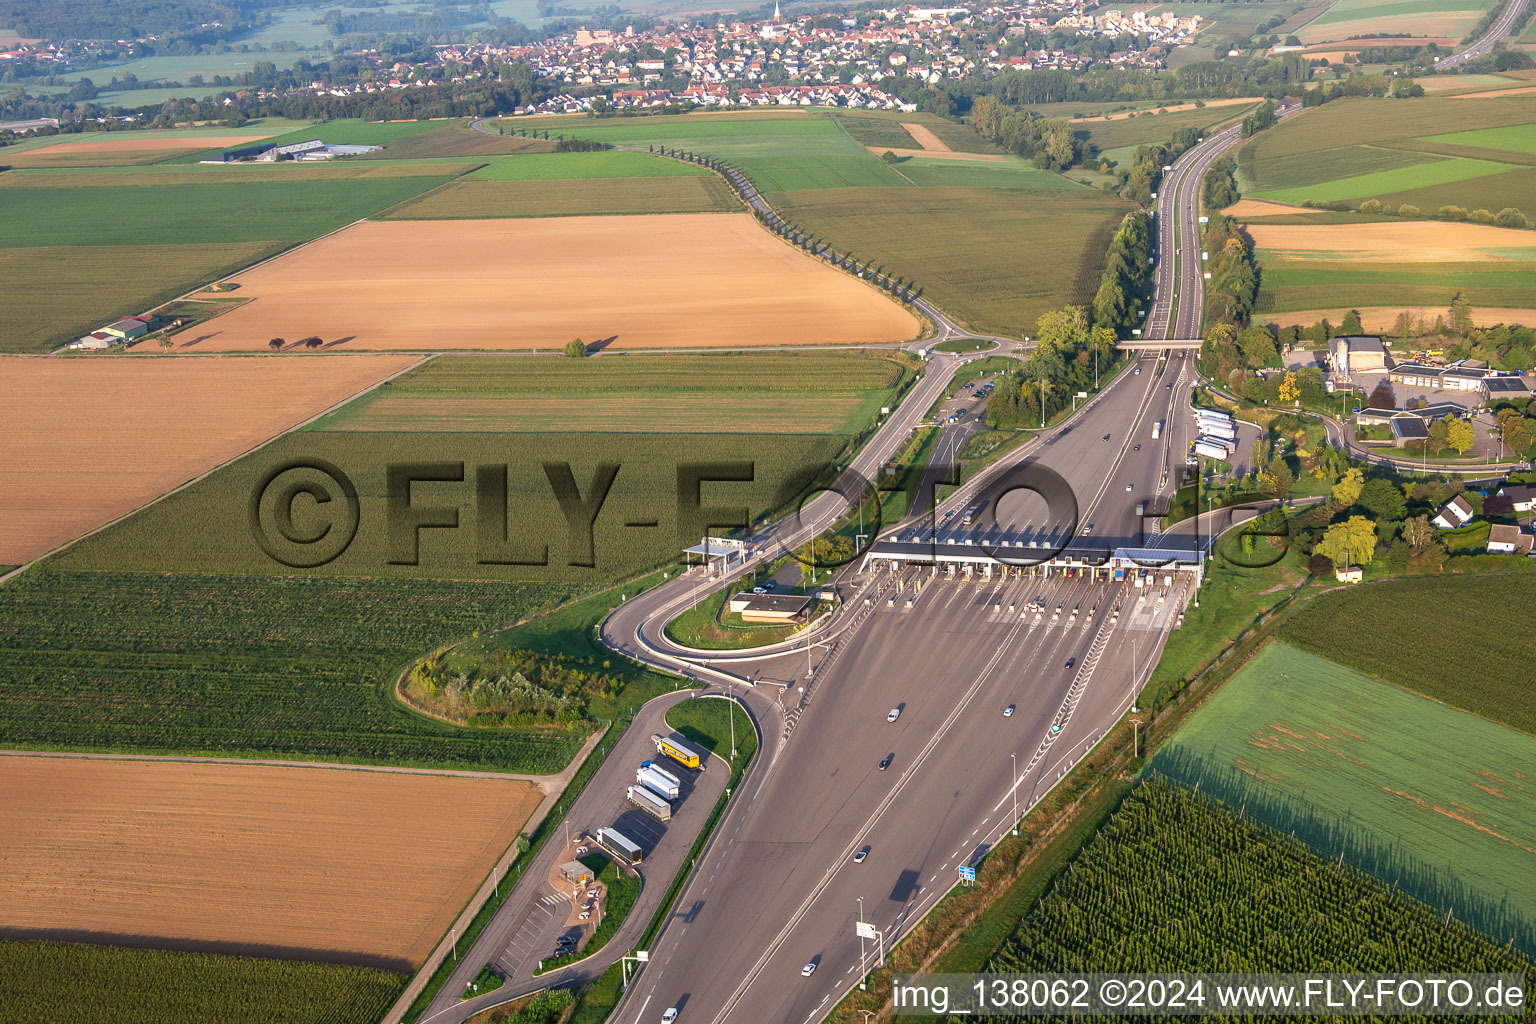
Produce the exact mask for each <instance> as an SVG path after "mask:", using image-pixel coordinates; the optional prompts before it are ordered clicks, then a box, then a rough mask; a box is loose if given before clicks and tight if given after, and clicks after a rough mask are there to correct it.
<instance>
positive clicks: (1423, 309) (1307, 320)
mask: <svg viewBox="0 0 1536 1024" xmlns="http://www.w3.org/2000/svg"><path fill="white" fill-rule="evenodd" d="M1405 309H1406V310H1407V311H1408V312H1409V313H1412V314H1413V315H1415V316H1421V315H1422V316H1423V317H1424V322H1425V324H1426V325H1428V326H1434V323H1435V317H1437V316H1445V312H1446V311H1445V310H1444V309H1443V308H1441V307H1438V306H1364V307H1362V308H1361V309H1360V326H1361V327H1362V328H1363V329H1365V330H1366V331H1369V332H1370V333H1372V334H1382V333H1385V332H1386V331H1388V330H1390V329H1391V328H1392V325H1393V324H1394V323H1396V322H1397V317H1398V314H1400V313H1402V312H1403V311H1404V310H1405ZM1348 312H1349V310H1348V309H1345V308H1343V307H1340V308H1338V309H1303V310H1298V311H1296V312H1294V313H1263V314H1255V319H1256V320H1262V321H1264V322H1265V323H1272V324H1280V325H1281V326H1286V325H1288V324H1301V325H1303V326H1305V327H1310V326H1311V325H1312V324H1315V323H1317V322H1318V321H1319V320H1322V319H1324V318H1326V319H1327V320H1328V322H1329V323H1331V324H1337V323H1339V322H1340V321H1342V320H1343V319H1344V314H1345V313H1348ZM1472 322H1473V323H1475V324H1477V326H1479V327H1495V326H1497V325H1498V324H1527V325H1532V326H1536V309H1512V308H1507V307H1504V308H1500V307H1487V308H1485V307H1481V306H1479V307H1474V308H1473V310H1472Z"/></svg>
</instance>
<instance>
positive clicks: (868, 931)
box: [853, 921, 880, 939]
mask: <svg viewBox="0 0 1536 1024" xmlns="http://www.w3.org/2000/svg"><path fill="white" fill-rule="evenodd" d="M853 933H854V934H855V935H857V936H858V937H859V938H861V939H878V938H879V937H880V933H879V932H877V931H876V930H875V925H874V922H873V921H859V922H858V923H857V924H855V925H854V926H853Z"/></svg>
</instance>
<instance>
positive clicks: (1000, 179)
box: [895, 153, 1080, 201]
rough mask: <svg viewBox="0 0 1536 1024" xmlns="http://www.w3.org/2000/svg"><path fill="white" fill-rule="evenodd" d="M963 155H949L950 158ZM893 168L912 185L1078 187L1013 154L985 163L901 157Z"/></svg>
mask: <svg viewBox="0 0 1536 1024" xmlns="http://www.w3.org/2000/svg"><path fill="white" fill-rule="evenodd" d="M966 155H968V154H963V153H952V154H950V156H951V157H954V156H966ZM895 167H896V171H897V173H898V174H900V175H901V176H902V177H904V178H908V179H910V180H911V181H912V183H913V184H914V185H925V186H948V185H965V186H972V187H977V188H1017V189H1026V190H1029V191H1031V192H1055V191H1064V192H1071V191H1076V190H1077V189H1078V188H1079V187H1080V186H1078V185H1077V184H1076V183H1075V182H1072V181H1069V180H1067V179H1066V178H1064V177H1062V176H1061V175H1059V174H1052V173H1051V172H1050V171H1042V170H1041V169H1040V168H1038V167H1036V166H1035V165H1034V164H1032V163H1030V162H1029V161H1027V160H1020V159H1019V158H1018V157H1015V156H999V157H995V158H991V159H990V160H988V161H986V162H982V161H974V160H954V159H934V158H933V157H927V156H913V157H908V158H906V159H905V160H902V161H901V162H900V163H898V164H896V165H895ZM1047 201H1048V200H1047Z"/></svg>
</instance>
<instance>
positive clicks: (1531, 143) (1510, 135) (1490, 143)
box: [1424, 124, 1536, 154]
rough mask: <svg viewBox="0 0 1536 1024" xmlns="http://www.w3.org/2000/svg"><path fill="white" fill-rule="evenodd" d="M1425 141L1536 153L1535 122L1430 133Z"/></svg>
mask: <svg viewBox="0 0 1536 1024" xmlns="http://www.w3.org/2000/svg"><path fill="white" fill-rule="evenodd" d="M1424 141H1426V142H1448V143H1450V144H1451V145H1456V146H1477V147H1478V148H1480V149H1503V150H1512V151H1514V152H1516V153H1533V154H1536V124H1514V125H1509V126H1507V127H1504V128H1479V129H1476V130H1473V131H1469V132H1450V133H1448V134H1446V135H1431V136H1430V137H1429V138H1427V139H1425V140H1424Z"/></svg>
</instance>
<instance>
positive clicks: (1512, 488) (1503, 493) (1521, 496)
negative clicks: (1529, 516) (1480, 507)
mask: <svg viewBox="0 0 1536 1024" xmlns="http://www.w3.org/2000/svg"><path fill="white" fill-rule="evenodd" d="M1498 494H1499V497H1501V498H1508V499H1509V500H1510V501H1512V502H1514V504H1515V511H1516V512H1531V511H1536V487H1531V486H1529V485H1526V484H1506V485H1504V486H1503V487H1500V488H1499V490H1498Z"/></svg>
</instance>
